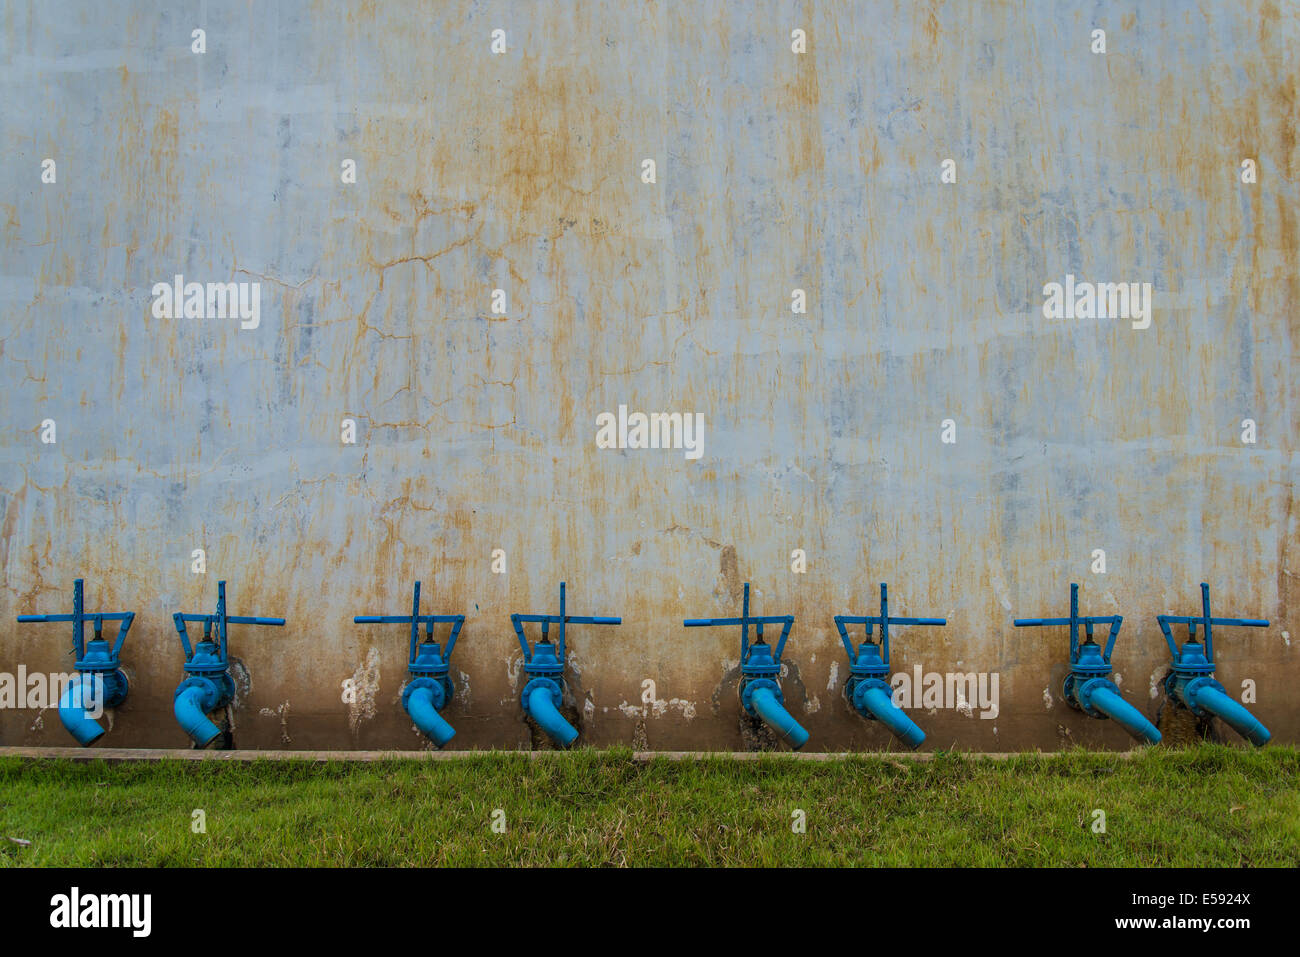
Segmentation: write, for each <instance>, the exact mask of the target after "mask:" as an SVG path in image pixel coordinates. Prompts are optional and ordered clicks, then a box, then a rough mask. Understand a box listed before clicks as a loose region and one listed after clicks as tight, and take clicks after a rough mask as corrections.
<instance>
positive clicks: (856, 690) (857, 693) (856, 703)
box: [844, 675, 894, 721]
mask: <svg viewBox="0 0 1300 957" xmlns="http://www.w3.org/2000/svg"><path fill="white" fill-rule="evenodd" d="M873 688H875V689H876V690H878V691H883V692H884V693H885V694H887V695H889V696H890V700H893V696H894V689H893V688H892V687H891V686H890V684H889V682H887V681H885V680H884V679H882V678H867V677H862V676H860V675H854V676H853V677H851V678H849V680H848V681H847V682H846V683H845V685H844V694H845V695H846V696H847V697H848V699H849V703H850V704H851V705H853V710H854V711H856V712H857V713H858V714H860V715H862V717H864V718H866V719H867V720H868V721H878V720H879V719H878V718H877V717H876V716H875V715H874V714H872V713H871V709H870V708H868V707H866V698H867V692H868V691H870V690H871V689H873Z"/></svg>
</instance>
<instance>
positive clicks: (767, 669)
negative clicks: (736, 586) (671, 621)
mask: <svg viewBox="0 0 1300 957" xmlns="http://www.w3.org/2000/svg"><path fill="white" fill-rule="evenodd" d="M682 624H683V625H685V626H686V627H687V628H710V627H713V626H716V625H723V626H727V625H739V626H740V667H741V672H742V673H744V674H749V672H747V671H745V668H746V667H747V662H750V661H751V659H752V654H751V651H752V650H753V648H752V647H751V645H750V643H749V626H750V625H753V626H754V646H757V645H762V646H763V649H764V650H763V651H762V653H761V654H760V657H761V658H763V659H764V660H763V661H762V662H755V663H754V664H750V665H748V667H750V668H752V669H755V670H754V672H753V674H754V675H755V676H771V675H778V674H780V673H781V653H782V652H783V651H784V650H785V643H786V639H788V638H789V637H790V629H791V628H792V627H794V615H751V614H750V613H749V582H745V595H744V601H743V604H742V605H741V613H740V617H739V618H687V619H686V620H685V621H683V622H682ZM764 625H780V626H781V638H780V640H779V641H777V643H776V650H775V651H772V650H771V649H770V648H768V646H767V642H765V641H764V640H763V626H764Z"/></svg>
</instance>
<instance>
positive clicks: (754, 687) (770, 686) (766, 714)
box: [745, 678, 808, 751]
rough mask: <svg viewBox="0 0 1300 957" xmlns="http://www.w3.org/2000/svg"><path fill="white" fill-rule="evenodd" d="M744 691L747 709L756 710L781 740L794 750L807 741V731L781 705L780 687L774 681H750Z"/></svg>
mask: <svg viewBox="0 0 1300 957" xmlns="http://www.w3.org/2000/svg"><path fill="white" fill-rule="evenodd" d="M745 691H746V696H747V698H748V701H747V702H746V704H747V710H749V711H751V712H757V714H758V716H759V717H760V718H762V719H763V721H764V722H765V723H766V724H767V725H768V726H769V727H770V728H771V729H772V730H773V731H775V732H776V733H777V734H778V735H780V736H781V740H782V741H784V742H785V743H786V744H788V745H790V747H792V748H793V749H794V750H796V751H798V750H799V749H800V748H802V747H803V746H804V745H805V744H807V743H808V732H807V731H805V730H804V729H803V727H802V726H801V725H800V724H799V722H798V721H796V720H795V719H794V717H793V715H791V714H790V712H789V711H786V710H785V708H784V707H783V706H782V704H781V700H782V695H781V689H780V687H779V686H778V685H777V683H776V682H775V681H772V680H770V679H766V678H761V679H759V680H757V681H754V682H752V683H750V685H749V686H748V687H746V689H745Z"/></svg>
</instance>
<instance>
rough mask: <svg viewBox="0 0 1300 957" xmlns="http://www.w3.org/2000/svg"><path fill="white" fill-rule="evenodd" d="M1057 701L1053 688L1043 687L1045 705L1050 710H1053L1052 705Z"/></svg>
mask: <svg viewBox="0 0 1300 957" xmlns="http://www.w3.org/2000/svg"><path fill="white" fill-rule="evenodd" d="M1055 703H1056V699H1054V698H1053V697H1052V689H1051V688H1044V689H1043V707H1044V708H1046V709H1047V710H1048V711H1051V710H1052V705H1054V704H1055Z"/></svg>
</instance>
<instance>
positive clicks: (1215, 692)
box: [1183, 678, 1273, 748]
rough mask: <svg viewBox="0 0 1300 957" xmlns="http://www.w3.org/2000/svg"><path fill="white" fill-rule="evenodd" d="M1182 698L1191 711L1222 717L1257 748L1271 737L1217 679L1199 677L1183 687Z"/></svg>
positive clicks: (1261, 724)
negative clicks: (1198, 679)
mask: <svg viewBox="0 0 1300 957" xmlns="http://www.w3.org/2000/svg"><path fill="white" fill-rule="evenodd" d="M1183 698H1184V699H1185V700H1186V701H1187V704H1188V707H1190V708H1191V709H1192V710H1193V711H1197V712H1200V711H1204V712H1207V713H1209V714H1212V715H1214V716H1215V717H1216V718H1220V719H1222V720H1223V721H1224V722H1226V723H1227V724H1228V726H1229V727H1231V728H1232V729H1233V730H1234V731H1236V732H1237V733H1238V734H1239V735H1241V736H1242V737H1243V738H1245V739H1246V740H1247V741H1249V742H1250V743H1251V744H1253V745H1255V747H1257V748H1260V747H1263V746H1264V745H1266V744H1268V742H1269V739H1270V738H1272V737H1273V735H1272V734H1271V733H1269V730H1268V728H1266V727H1264V725H1263V723H1262V722H1260V720H1259V719H1258V718H1256V717H1255V716H1254V715H1253V714H1251V713H1250V712H1249V711H1247V710H1246V709H1245V708H1244V707H1242V706H1241V705H1240V704H1238V703H1237V702H1236V701H1234V700H1233V699H1232V698H1230V697H1229V696H1228V694H1227V692H1226V691H1225V690H1224V688H1223V685H1221V684H1219V683H1218V682H1217V681H1213V680H1207V679H1204V678H1202V679H1200V681H1193V682H1189V683H1188V685H1187V686H1186V687H1184V688H1183Z"/></svg>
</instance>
